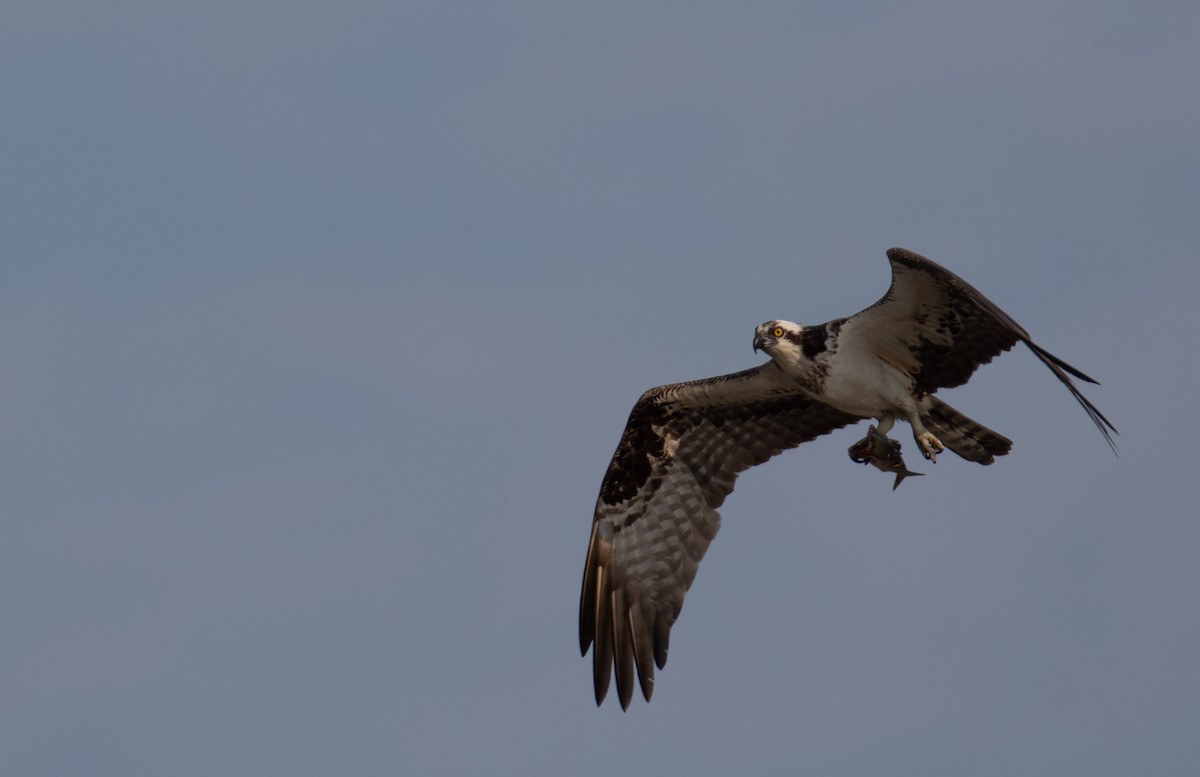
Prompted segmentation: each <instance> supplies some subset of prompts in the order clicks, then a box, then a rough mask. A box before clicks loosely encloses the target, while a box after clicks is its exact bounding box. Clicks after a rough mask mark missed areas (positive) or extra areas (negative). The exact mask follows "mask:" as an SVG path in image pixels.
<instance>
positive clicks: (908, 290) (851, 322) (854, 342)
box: [839, 248, 1117, 452]
mask: <svg viewBox="0 0 1200 777" xmlns="http://www.w3.org/2000/svg"><path fill="white" fill-rule="evenodd" d="M887 255H888V260H889V261H891V263H892V285H891V287H890V288H889V289H888V291H887V294H884V295H883V298H882V299H880V300H879V301H878V302H876V303H875V304H874V305H872V306H871V307H869V308H867V309H866V310H864V311H862V312H860V313H858V314H856V315H854V316H851V317H850V318H848V319H846V321H845V323H843V324H842V330H841V335H840V341H839V342H840V343H841V344H842V345H843V347H845V348H847V349H852V348H854V347H866V348H869V349H871V350H872V351H873V352H874V353H875V354H876V355H878V356H879V357H880V358H883V359H885V360H886V361H888V362H890V363H891V364H894V365H896V366H897V367H899V368H900V369H903V370H905V371H907V372H908V373H909V374H910V375H912V376H913V379H914V380H915V382H916V388H917V390H918V391H921V392H925V393H929V394H932V393H933V392H935V391H937V390H938V389H939V388H952V387H954V386H960V385H962V384H963V383H966V382H967V380H968V379H969V378H970V377H971V375H972V374H973V373H974V372H975V370H977V369H978V368H979V366H980V365H983V364H987V363H988V362H990V361H991V360H992V359H993V358H995V357H996V356H998V355H999V354H1001V353H1003V352H1004V351H1007V350H1008V349H1010V348H1012V347H1013V346H1014V345H1016V344H1017V343H1018V342H1022V343H1025V345H1027V346H1029V349H1030V350H1031V351H1033V353H1034V354H1035V355H1036V356H1037V357H1038V358H1039V359H1041V361H1042V363H1043V364H1045V365H1046V366H1047V367H1049V368H1050V371H1051V372H1053V373H1054V375H1055V376H1056V377H1057V378H1058V379H1059V380H1060V381H1062V384H1063V385H1064V386H1066V387H1067V389H1068V390H1069V391H1070V392H1071V395H1072V396H1074V397H1075V399H1076V401H1078V402H1079V404H1080V405H1081V406H1082V407H1083V409H1084V410H1086V411H1087V414H1088V417H1090V418H1091V419H1092V423H1094V424H1095V425H1096V428H1097V429H1099V430H1100V433H1101V434H1103V435H1104V439H1105V441H1107V442H1108V444H1109V447H1111V448H1112V449H1113V451H1114V452H1115V451H1116V444H1115V443H1114V442H1113V438H1112V434H1111V433H1110V432H1116V431H1117V430H1116V427H1114V426H1113V425H1112V423H1110V422H1109V420H1108V419H1107V418H1105V417H1104V414H1103V413H1101V412H1100V411H1099V410H1098V409H1096V406H1095V405H1093V404H1092V403H1091V402H1090V401H1089V400H1088V398H1087V397H1085V396H1084V395H1083V393H1082V392H1080V390H1079V388H1078V387H1077V386H1076V385H1075V383H1074V382H1073V381H1072V380H1071V376H1074V377H1076V378H1079V379H1080V380H1084V381H1087V382H1088V383H1096V381H1095V380H1094V379H1092V378H1090V377H1088V376H1087V375H1085V374H1084V373H1082V372H1080V371H1079V370H1077V369H1075V368H1074V367H1072V366H1071V365H1069V364H1067V363H1066V362H1064V361H1063V360H1062V359H1060V358H1058V357H1057V356H1055V355H1054V354H1052V353H1050V352H1048V351H1046V350H1045V349H1044V348H1042V347H1041V346H1039V345H1037V344H1036V343H1034V342H1033V340H1031V339H1030V337H1029V333H1028V332H1026V331H1025V329H1024V328H1023V327H1022V326H1021V325H1020V324H1018V323H1017V322H1016V321H1014V320H1013V319H1012V318H1011V317H1010V316H1009V315H1008V314H1007V313H1005V312H1004V311H1003V310H1001V309H1000V308H998V307H997V306H996V304H995V303H993V302H992V301H991V300H989V299H988V298H987V297H985V296H983V294H982V293H980V292H979V290H977V289H976V288H975V287H974V286H972V285H971V284H969V283H967V282H966V281H964V280H963V279H962V278H959V277H958V276H957V275H955V274H954V273H952V272H950V271H949V270H947V269H946V268H945V267H942V266H941V265H939V264H937V263H936V262H933V261H930V260H929V259H926V258H925V257H923V256H921V255H919V254H914V253H913V252H912V251H907V250H905V249H903V248H892V249H889V250H888V252H887Z"/></svg>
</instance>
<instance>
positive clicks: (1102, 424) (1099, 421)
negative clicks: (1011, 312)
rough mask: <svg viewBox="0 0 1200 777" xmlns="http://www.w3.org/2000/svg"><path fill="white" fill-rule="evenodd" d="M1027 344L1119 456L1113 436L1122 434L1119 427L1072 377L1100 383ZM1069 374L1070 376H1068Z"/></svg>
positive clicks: (1029, 343) (1044, 351) (1053, 356)
mask: <svg viewBox="0 0 1200 777" xmlns="http://www.w3.org/2000/svg"><path fill="white" fill-rule="evenodd" d="M1025 344H1026V345H1028V346H1029V349H1030V350H1031V351H1033V352H1034V354H1035V355H1036V356H1037V357H1038V358H1039V359H1041V360H1042V363H1043V364H1045V365H1046V366H1047V367H1049V368H1050V371H1051V372H1053V373H1054V376H1055V377H1056V378H1058V379H1059V381H1061V382H1062V384H1063V385H1064V386H1066V387H1067V390H1068V391H1070V392H1071V396H1073V397H1075V401H1076V402H1078V403H1079V405H1080V407H1082V408H1083V409H1084V410H1085V411H1087V414H1088V418H1090V419H1092V423H1093V424H1095V425H1096V428H1097V429H1099V430H1100V434H1102V435H1104V441H1105V442H1106V443H1108V447H1109V448H1110V449H1111V450H1112V452H1113V455H1114V456H1119V455H1120V452H1119V451H1118V450H1117V442H1116V440H1114V439H1113V435H1114V434H1120V432H1118V431H1117V427H1115V426H1113V424H1112V421H1109V420H1108V419H1107V418H1106V417H1105V416H1104V413H1101V412H1100V409H1099V408H1097V407H1096V406H1095V405H1093V404H1092V402H1091V400H1089V399H1088V398H1087V397H1085V396H1084V395H1083V392H1082V391H1080V390H1079V387H1078V386H1076V385H1075V383H1074V381H1072V380H1071V375H1074V376H1075V377H1077V378H1079V379H1080V380H1086V381H1088V382H1089V383H1095V384H1097V385H1099V381H1097V380H1095V379H1094V378H1090V377H1088V376H1087V375H1085V374H1084V373H1082V372H1080V371H1079V370H1077V369H1075V368H1074V367H1072V366H1071V365H1069V364H1067V363H1066V362H1065V361H1063V360H1062V359H1060V358H1058V357H1057V356H1055V355H1054V354H1052V353H1050V352H1049V351H1047V350H1046V349H1045V348H1042V347H1041V346H1039V345H1036V344H1034V343H1032V342H1030V341H1029V340H1025ZM1068 373H1070V374H1069V375H1068Z"/></svg>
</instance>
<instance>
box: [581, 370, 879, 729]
mask: <svg viewBox="0 0 1200 777" xmlns="http://www.w3.org/2000/svg"><path fill="white" fill-rule="evenodd" d="M858 420H860V419H859V418H858V417H857V416H853V415H849V414H846V413H843V412H841V411H839V410H835V409H834V408H832V407H829V406H828V405H825V404H823V403H821V402H819V401H817V400H815V399H812V398H810V397H808V396H806V395H805V394H804V393H803V392H801V391H800V390H799V388H798V387H797V386H796V384H795V383H794V382H793V381H792V380H791V379H790V378H788V377H787V376H786V375H784V373H783V372H782V371H781V370H780V369H779V368H778V367H777V366H776V365H775V364H774V362H767V363H766V364H763V365H761V366H759V367H755V368H753V369H750V370H746V371H744V372H739V373H735V374H732V375H723V376H720V377H716V378H708V379H705V380H697V381H691V382H688V383H676V384H673V385H668V386H660V387H658V388H654V389H650V390H649V391H647V392H646V393H645V394H643V395H642V396H641V398H640V399H639V400H638V402H637V404H636V405H634V407H633V410H632V412H630V414H629V421H628V423H627V424H626V425H625V432H624V434H622V435H621V441H620V443H619V444H618V446H617V450H616V453H615V454H613V458H612V462H611V463H610V464H609V466H608V471H607V473H606V474H605V476H604V482H603V484H602V486H601V488H600V496H599V498H598V499H597V500H596V513H595V517H594V518H593V522H592V536H591V542H590V543H589V544H588V553H587V562H586V564H585V567H584V573H583V593H582V595H581V597H580V607H579V647H580V650H581V652H582V653H583V654H584V655H586V654H587V650H588V647H589V646H592V648H593V656H592V657H593V672H594V680H595V690H596V703H597V704H599V703H600V702H601V701H603V699H604V696H605V694H607V692H608V686H609V680H610V675H611V672H612V670H613V669H614V668H615V670H616V680H617V693H618V695H619V697H620V701H621V706H622V708H626V707H628V706H629V702H630V699H631V698H632V696H633V678H634V671H635V668H636V671H637V675H638V678H639V680H640V681H641V687H642V694H643V696H645V697H646V699H647V700H649V699H650V695H651V693H652V692H653V689H654V667H655V665H656V664H657V666H658V667H659V668H660V669H661V668H662V667H663V665H664V664H665V663H666V660H667V642H668V638H669V635H670V630H671V625H672V624H673V623H674V622H675V619H676V618H677V617H678V616H679V611H680V609H681V608H682V607H683V596H684V593H685V592H686V591H687V589H688V587H689V586H690V585H691V584H692V580H693V579H694V578H695V576H696V570H697V568H698V567H699V564H700V559H701V558H702V557H703V556H704V552H705V550H707V549H708V544H709V543H710V542H711V541H712V539H713V537H714V536H716V533H717V527H718V525H719V522H720V515H719V514H718V513H717V508H718V507H720V506H721V503H722V502H724V501H725V497H726V496H727V495H728V494H729V493H730V492H731V491H733V484H734V481H735V479H736V478H737V475H738V473H739V472H742V471H743V470H745V469H747V468H749V467H752V466H754V465H755V464H761V463H763V462H764V461H766V460H767V459H769V458H771V457H772V456H774V455H776V454H777V453H779V452H781V451H784V450H787V449H788V448H793V447H795V446H797V445H799V444H800V443H802V442H806V441H808V440H811V439H813V438H814V437H818V436H820V435H822V434H827V433H829V432H831V431H833V430H834V429H837V428H840V427H842V426H846V425H847V424H851V423H854V422H856V421H858Z"/></svg>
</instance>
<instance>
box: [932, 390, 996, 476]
mask: <svg viewBox="0 0 1200 777" xmlns="http://www.w3.org/2000/svg"><path fill="white" fill-rule="evenodd" d="M930 399H931V400H932V404H930V406H929V410H928V411H926V413H925V414H924V415H923V416H922V418H921V422H922V423H923V424H925V428H926V429H928V430H929V431H931V432H933V435H934V436H935V437H937V438H938V439H939V440H941V441H942V444H943V445H945V446H946V447H947V448H949V449H950V450H952V451H954V452H955V453H957V454H958V455H959V456H962V457H963V458H964V459H966V460H967V461H977V462H979V463H980V464H991V463H992V462H993V461H995V457H996V456H1003V455H1005V454H1006V453H1008V452H1009V451H1010V450H1012V440H1010V439H1008V438H1007V437H1005V436H1004V435H1001V434H996V433H995V432H993V431H992V430H991V429H988V428H987V427H986V426H984V425H983V424H980V423H978V422H976V421H972V420H971V419H970V418H967V417H966V416H965V415H963V414H962V413H960V412H958V411H957V410H955V409H954V408H952V407H950V406H949V405H947V404H946V403H945V402H943V401H942V400H940V399H938V398H937V397H930Z"/></svg>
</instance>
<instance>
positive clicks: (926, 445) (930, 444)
mask: <svg viewBox="0 0 1200 777" xmlns="http://www.w3.org/2000/svg"><path fill="white" fill-rule="evenodd" d="M917 444H918V445H920V446H921V453H923V454H925V458H927V459H929V460H930V461H932V462H933V463H934V464H936V463H937V455H938V454H939V453H941V452H942V451H944V450H945V448H943V447H942V441H941V440H939V439H938V438H936V437H934V436H933V434H931V433H930V432H921V433H920V434H918V435H917Z"/></svg>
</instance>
